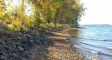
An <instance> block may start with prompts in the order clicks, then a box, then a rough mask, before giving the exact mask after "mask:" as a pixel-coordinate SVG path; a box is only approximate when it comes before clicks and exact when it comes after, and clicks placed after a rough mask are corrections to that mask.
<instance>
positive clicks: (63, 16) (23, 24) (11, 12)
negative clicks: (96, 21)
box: [0, 0, 85, 31]
mask: <svg viewBox="0 0 112 60" xmlns="http://www.w3.org/2000/svg"><path fill="white" fill-rule="evenodd" d="M12 1H14V0H7V2H6V1H5V0H0V23H1V24H4V25H7V26H8V27H9V29H10V30H16V31H19V30H21V29H23V30H28V29H30V28H32V27H39V26H42V27H59V26H66V25H68V26H73V27H76V26H77V25H78V21H79V20H80V18H81V16H82V15H83V14H84V11H85V8H84V7H83V4H82V3H81V2H80V0H18V1H16V3H20V4H18V5H16V6H12V5H11V4H12V3H13V2H12ZM9 8H10V9H9Z"/></svg>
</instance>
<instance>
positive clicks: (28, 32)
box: [25, 30, 35, 36]
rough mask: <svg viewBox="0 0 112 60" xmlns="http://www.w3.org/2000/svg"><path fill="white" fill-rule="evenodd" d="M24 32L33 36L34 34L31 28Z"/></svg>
mask: <svg viewBox="0 0 112 60" xmlns="http://www.w3.org/2000/svg"><path fill="white" fill-rule="evenodd" d="M25 34H30V35H31V36H35V34H34V33H33V32H32V31H31V30H28V31H26V32H25Z"/></svg>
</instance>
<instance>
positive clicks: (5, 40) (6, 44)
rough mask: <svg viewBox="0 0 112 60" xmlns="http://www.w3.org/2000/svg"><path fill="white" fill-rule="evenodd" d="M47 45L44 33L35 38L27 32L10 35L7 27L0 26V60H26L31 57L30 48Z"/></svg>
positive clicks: (30, 31)
mask: <svg viewBox="0 0 112 60" xmlns="http://www.w3.org/2000/svg"><path fill="white" fill-rule="evenodd" d="M47 43H48V40H47V39H46V37H45V34H44V33H41V34H40V35H39V36H36V34H35V33H34V32H32V30H29V31H26V32H24V33H22V32H19V33H18V34H12V33H10V31H8V28H7V26H3V25H0V60H27V59H28V58H30V57H32V51H31V50H32V48H34V47H35V46H36V45H42V44H47Z"/></svg>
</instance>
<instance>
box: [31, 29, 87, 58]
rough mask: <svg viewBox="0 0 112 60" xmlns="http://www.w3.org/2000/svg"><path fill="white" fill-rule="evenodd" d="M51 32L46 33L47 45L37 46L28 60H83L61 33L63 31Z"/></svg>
mask: <svg viewBox="0 0 112 60" xmlns="http://www.w3.org/2000/svg"><path fill="white" fill-rule="evenodd" d="M53 30H54V29H53ZM53 30H52V32H48V33H46V37H47V40H48V44H46V45H37V46H36V47H35V48H34V49H33V56H32V58H30V59H29V60H85V58H84V57H82V55H80V54H79V53H78V52H77V50H76V49H75V48H74V46H73V45H72V44H70V43H69V39H67V36H66V35H65V34H62V33H61V32H62V30H63V29H58V30H57V31H55V30H54V31H53Z"/></svg>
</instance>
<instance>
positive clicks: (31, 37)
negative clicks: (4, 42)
mask: <svg viewBox="0 0 112 60" xmlns="http://www.w3.org/2000/svg"><path fill="white" fill-rule="evenodd" d="M24 36H25V37H24V38H25V39H29V40H33V39H34V37H33V36H32V35H29V34H25V35H24Z"/></svg>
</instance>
